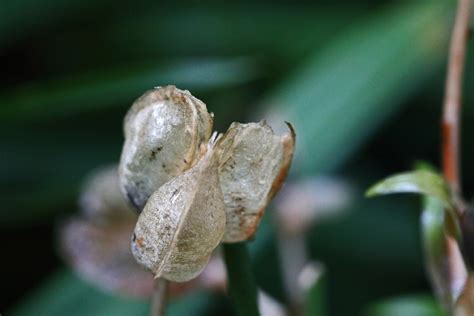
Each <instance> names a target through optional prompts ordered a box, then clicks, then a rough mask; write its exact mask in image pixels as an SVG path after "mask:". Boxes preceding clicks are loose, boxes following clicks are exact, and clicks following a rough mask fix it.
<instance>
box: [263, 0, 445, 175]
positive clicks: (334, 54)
mask: <svg viewBox="0 0 474 316" xmlns="http://www.w3.org/2000/svg"><path fill="white" fill-rule="evenodd" d="M451 8H452V4H451V3H450V4H447V3H440V2H438V1H423V2H416V3H415V4H414V3H413V2H410V3H409V4H406V3H404V4H401V5H400V4H399V5H397V6H394V7H391V8H388V9H387V10H385V11H380V12H377V14H374V15H371V16H370V17H365V18H364V19H363V21H360V22H359V23H357V24H356V23H354V24H353V25H352V26H351V27H349V28H348V29H349V30H348V31H346V32H344V33H342V34H340V36H338V37H337V38H335V39H334V40H333V41H330V42H328V45H327V46H326V47H325V48H324V49H320V50H318V51H317V52H315V54H314V56H313V58H312V60H311V61H310V62H309V63H307V64H305V65H304V66H303V67H302V69H301V70H300V71H299V72H297V73H295V74H294V76H293V77H292V78H291V79H289V80H288V81H285V82H283V83H282V84H281V86H280V87H279V88H278V89H276V91H274V92H273V93H272V94H271V95H270V96H269V97H268V98H266V99H265V102H264V103H265V104H267V105H269V107H268V111H267V113H265V117H276V118H277V120H278V121H281V120H282V119H283V120H286V121H289V122H291V123H292V124H293V125H294V126H295V129H296V134H297V135H298V140H297V145H296V152H295V160H294V163H293V165H295V166H298V169H296V168H293V172H298V173H299V174H305V175H307V174H309V173H310V174H313V173H320V172H324V171H331V170H334V169H335V168H337V167H339V166H341V164H342V163H343V162H345V161H346V160H347V158H348V157H349V156H350V155H351V154H353V153H354V152H355V150H356V149H358V148H359V147H360V146H361V145H362V144H363V143H364V142H365V141H366V140H367V139H368V138H369V137H370V136H371V135H372V134H373V132H374V131H375V130H376V128H377V127H379V126H380V125H381V123H382V122H384V120H386V119H387V118H388V117H389V116H390V115H392V114H394V113H395V112H396V111H397V110H398V109H400V107H401V106H402V105H403V104H404V103H405V102H404V101H406V100H407V98H408V97H409V96H411V95H412V94H413V92H414V91H417V88H419V87H420V86H421V85H422V84H423V83H424V82H425V80H427V79H429V78H430V76H432V74H433V73H434V72H435V71H436V70H437V69H438V67H440V65H442V64H443V63H444V56H445V51H446V49H445V45H446V44H447V40H448V34H449V30H450V26H449V24H448V23H449V22H450V21H451V20H450V15H451V13H452V10H451ZM435 34H436V35H435ZM348 140H350V141H348Z"/></svg>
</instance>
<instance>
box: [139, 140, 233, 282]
mask: <svg viewBox="0 0 474 316" xmlns="http://www.w3.org/2000/svg"><path fill="white" fill-rule="evenodd" d="M224 229H225V212H224V202H223V197H222V192H221V188H220V186H219V178H218V157H217V155H216V152H215V151H214V148H213V147H212V146H209V148H208V151H207V153H206V154H205V156H203V158H202V159H201V160H199V161H198V162H197V164H196V165H194V166H193V167H192V168H191V169H189V170H187V171H186V172H184V173H183V174H181V175H180V176H178V177H176V178H174V179H172V180H171V181H169V182H167V183H165V184H164V185H162V186H161V187H160V188H159V189H158V190H157V191H156V192H155V193H153V195H152V196H151V197H150V199H149V200H148V202H147V204H146V205H145V208H144V209H143V211H142V213H141V214H140V216H139V218H138V222H137V224H136V226H135V232H134V234H133V237H132V251H133V254H134V256H135V258H136V259H137V261H138V262H139V263H141V264H142V265H144V266H145V267H147V268H148V269H150V270H151V271H152V272H153V274H154V275H155V278H158V277H163V278H165V279H167V280H170V281H175V282H184V281H187V280H190V279H192V278H194V277H196V276H197V275H198V274H199V273H200V272H201V271H202V270H203V269H204V267H205V265H206V264H207V262H208V260H209V258H210V256H211V253H212V251H213V250H214V249H215V248H216V247H217V245H218V244H219V242H220V240H221V238H222V236H223V234H224Z"/></svg>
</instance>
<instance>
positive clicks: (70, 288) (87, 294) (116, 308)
mask: <svg viewBox="0 0 474 316" xmlns="http://www.w3.org/2000/svg"><path fill="white" fill-rule="evenodd" d="M213 300H214V297H213V295H211V294H209V293H207V292H200V291H196V292H194V293H190V294H185V295H184V296H181V297H180V298H179V299H173V300H172V301H171V302H170V304H169V306H168V307H167V312H166V315H167V316H179V315H205V314H206V310H207V309H208V308H209V307H210V305H211V304H212V302H213ZM148 312H149V302H148V300H147V299H131V298H124V297H117V296H112V295H110V294H106V293H104V292H102V291H100V290H98V289H96V288H94V287H93V286H91V285H89V284H87V283H85V282H83V281H82V280H80V279H79V278H78V277H77V276H76V275H75V274H74V273H72V272H71V271H69V270H60V271H58V272H56V273H54V274H53V276H51V277H50V278H49V280H47V281H46V282H44V283H43V284H42V285H41V286H40V287H39V288H38V289H35V291H34V292H33V293H32V294H30V296H29V297H28V298H26V300H24V301H23V303H22V304H20V305H18V306H17V307H16V308H15V309H14V310H12V311H10V312H8V313H7V315H12V316H30V315H38V316H43V315H44V316H46V315H47V316H63V315H72V316H76V315H77V316H84V315H121V316H145V315H148Z"/></svg>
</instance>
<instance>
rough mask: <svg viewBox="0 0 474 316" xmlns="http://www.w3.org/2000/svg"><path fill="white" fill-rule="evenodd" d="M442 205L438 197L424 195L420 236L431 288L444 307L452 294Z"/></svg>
mask: <svg viewBox="0 0 474 316" xmlns="http://www.w3.org/2000/svg"><path fill="white" fill-rule="evenodd" d="M447 214H449V213H446V212H445V211H444V205H443V203H441V202H440V201H439V200H438V199H435V198H432V197H429V196H425V197H424V198H423V211H422V212H421V237H422V245H423V251H424V255H425V262H426V264H425V265H426V269H427V273H428V277H429V279H430V281H431V285H432V287H433V290H434V292H435V294H436V296H437V297H438V299H439V300H440V302H441V303H442V304H443V305H444V306H445V307H450V306H452V299H453V295H452V294H451V285H450V278H449V273H450V272H449V271H448V267H447V265H446V258H447V249H446V241H445V236H446V235H445V216H447Z"/></svg>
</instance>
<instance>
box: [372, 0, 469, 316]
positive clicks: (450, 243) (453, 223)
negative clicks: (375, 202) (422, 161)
mask: <svg viewBox="0 0 474 316" xmlns="http://www.w3.org/2000/svg"><path fill="white" fill-rule="evenodd" d="M471 10H472V3H471V0H459V3H458V11H457V15H456V20H455V25H454V28H453V33H452V39H451V47H450V56H449V60H448V73H447V79H446V90H445V100H444V114H443V121H442V136H443V152H442V157H443V175H441V174H439V173H437V172H436V171H433V170H427V169H430V168H428V167H426V166H425V165H421V166H419V167H418V170H416V171H413V172H407V173H403V174H398V175H395V176H392V177H389V178H387V179H385V180H383V181H381V182H379V183H377V184H376V185H374V186H373V187H372V188H371V189H369V191H367V195H368V196H375V195H380V194H388V193H405V192H411V193H419V194H421V195H422V196H423V197H424V206H423V212H422V215H421V226H422V239H423V248H424V251H425V259H426V266H427V270H428V274H429V276H430V279H431V282H432V285H433V288H434V292H435V293H436V295H437V297H438V299H439V302H440V303H441V304H442V305H443V306H444V308H445V309H446V311H447V312H448V313H449V314H451V315H472V314H474V290H473V286H472V283H473V280H474V274H473V270H472V269H473V266H472V262H473V252H474V250H473V249H474V248H473V247H474V242H473V237H474V235H473V231H474V229H473V228H474V220H473V217H474V216H473V215H472V214H473V211H472V207H469V206H467V203H466V202H465V201H464V200H463V198H462V191H461V183H460V158H459V152H460V148H459V147H460V140H459V139H460V136H459V134H460V127H459V126H460V110H461V95H462V77H463V69H464V64H465V52H466V41H467V35H468V32H469V21H470V16H471Z"/></svg>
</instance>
